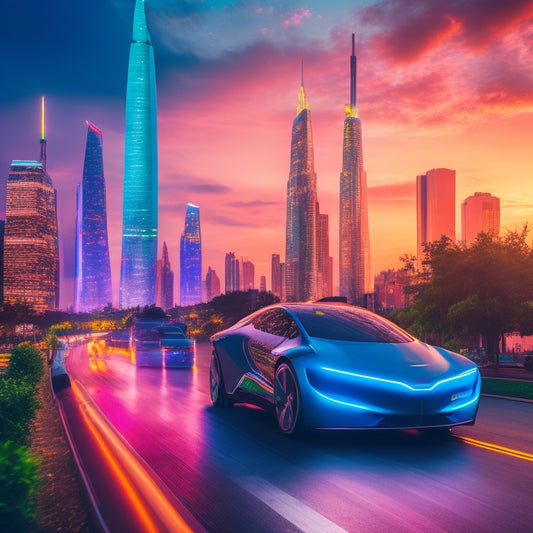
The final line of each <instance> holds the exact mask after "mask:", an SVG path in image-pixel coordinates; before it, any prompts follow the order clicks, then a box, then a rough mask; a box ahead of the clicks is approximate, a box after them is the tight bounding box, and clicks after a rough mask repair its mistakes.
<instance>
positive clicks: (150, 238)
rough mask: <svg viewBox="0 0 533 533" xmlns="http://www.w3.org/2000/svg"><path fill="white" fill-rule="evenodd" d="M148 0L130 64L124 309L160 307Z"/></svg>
mask: <svg viewBox="0 0 533 533" xmlns="http://www.w3.org/2000/svg"><path fill="white" fill-rule="evenodd" d="M144 4H145V2H144V0H137V1H136V4H135V12H134V17H133V36H132V42H131V46H130V57H129V64H128V81H127V92H126V131H125V142H124V148H125V154H124V202H123V215H122V216H123V218H122V261H121V269H120V307H121V308H129V307H134V306H137V305H139V306H141V307H142V306H145V305H152V304H153V303H155V285H156V263H157V189H158V187H157V106H156V90H155V68H154V52H153V49H152V44H151V42H150V35H149V33H148V28H147V26H146V15H145V9H144V7H145V6H144Z"/></svg>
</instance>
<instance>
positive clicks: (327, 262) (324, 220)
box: [316, 202, 333, 298]
mask: <svg viewBox="0 0 533 533" xmlns="http://www.w3.org/2000/svg"><path fill="white" fill-rule="evenodd" d="M316 229H317V235H316V249H317V284H318V285H317V297H318V298H324V297H325V296H333V269H332V262H333V258H332V257H330V255H329V216H328V215H325V214H324V213H320V210H319V205H318V202H317V204H316Z"/></svg>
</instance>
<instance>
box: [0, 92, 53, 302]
mask: <svg viewBox="0 0 533 533" xmlns="http://www.w3.org/2000/svg"><path fill="white" fill-rule="evenodd" d="M3 277H4V302H10V303H15V302H17V301H18V302H25V303H28V304H29V305H31V306H33V308H34V309H35V310H36V311H46V310H53V309H57V308H58V307H59V246H58V232H57V196H56V191H55V189H54V186H53V184H52V180H51V178H50V176H49V175H48V173H47V172H46V140H45V134H44V98H43V99H42V127H41V160H40V161H19V160H15V161H13V162H12V163H11V169H10V172H9V176H8V178H7V195H6V224H5V235H4V272H3Z"/></svg>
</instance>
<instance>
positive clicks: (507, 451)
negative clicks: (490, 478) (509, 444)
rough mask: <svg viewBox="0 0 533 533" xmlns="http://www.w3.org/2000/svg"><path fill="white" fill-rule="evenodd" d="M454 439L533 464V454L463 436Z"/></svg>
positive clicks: (456, 436)
mask: <svg viewBox="0 0 533 533" xmlns="http://www.w3.org/2000/svg"><path fill="white" fill-rule="evenodd" d="M454 437H455V438H456V439H459V440H462V441H463V442H464V443H466V444H470V445H471V446H477V447H478V448H483V449H485V450H490V451H492V452H497V453H502V454H504V455H509V456H511V457H516V458H517V459H523V460H524V461H531V462H533V454H531V453H527V452H521V451H520V450H513V449H512V448H506V447H505V446H498V445H497V444H492V443H490V442H483V441H481V440H476V439H471V438H470V437H463V436H462V435H454Z"/></svg>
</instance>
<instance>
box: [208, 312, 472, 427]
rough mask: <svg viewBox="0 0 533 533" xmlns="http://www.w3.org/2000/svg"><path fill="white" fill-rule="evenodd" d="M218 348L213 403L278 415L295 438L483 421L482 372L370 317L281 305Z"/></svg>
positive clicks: (218, 340) (244, 323)
mask: <svg viewBox="0 0 533 533" xmlns="http://www.w3.org/2000/svg"><path fill="white" fill-rule="evenodd" d="M211 343H212V356H211V366H210V393H211V400H212V402H213V404H214V405H215V406H218V407H228V406H230V405H232V404H233V403H234V402H245V403H253V404H256V405H260V406H263V407H266V408H270V409H272V410H273V411H274V412H275V415H276V418H277V421H278V425H279V427H280V429H281V431H282V432H283V433H285V434H288V435H290V434H294V433H296V432H298V431H300V430H302V429H306V428H315V429H363V428H365V429H369V428H376V429H378V428H381V429H411V428H418V429H430V430H435V429H439V428H440V429H439V431H440V430H443V431H445V430H447V429H449V428H451V427H452V426H456V425H460V424H473V423H474V422H475V419H476V414H477V409H478V404H479V394H480V383H481V380H480V375H479V371H478V368H477V366H476V365H475V364H474V363H473V362H472V361H470V360H469V359H467V358H466V357H463V356H461V355H459V354H456V353H453V352H450V351H448V350H445V349H444V348H437V347H434V346H430V345H428V344H424V343H423V342H420V341H418V340H416V339H415V338H413V337H412V336H411V335H409V334H408V333H406V332H405V331H403V330H402V329H400V328H399V327H397V326H396V325H394V324H392V323H391V322H389V321H388V320H385V319H384V318H382V317H380V316H378V315H376V314H374V313H371V312H370V311H367V310H366V309H362V308H359V307H354V306H350V305H346V304H332V303H315V304H279V305H273V306H270V307H266V308H263V309H260V310H259V311H257V312H255V313H253V314H252V315H250V316H248V317H246V318H244V319H243V320H241V321H239V322H238V323H237V324H235V325H234V326H232V327H230V328H229V329H226V330H224V331H221V332H219V333H217V334H215V335H213V336H212V337H211Z"/></svg>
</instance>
